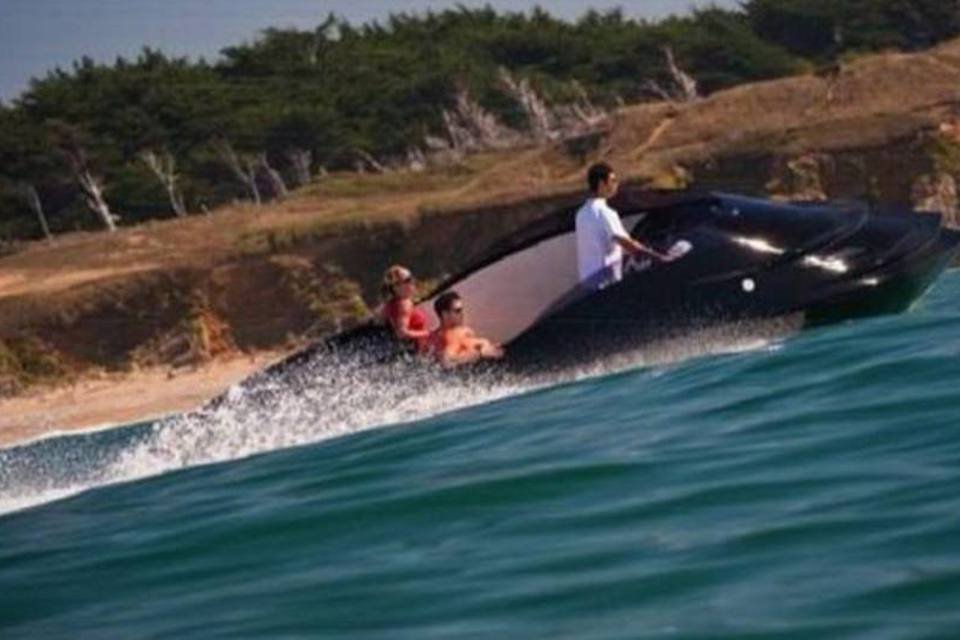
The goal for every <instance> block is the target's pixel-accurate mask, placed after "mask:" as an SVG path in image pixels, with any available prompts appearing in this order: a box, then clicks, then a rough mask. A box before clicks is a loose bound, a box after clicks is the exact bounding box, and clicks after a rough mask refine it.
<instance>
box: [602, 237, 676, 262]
mask: <svg viewBox="0 0 960 640" xmlns="http://www.w3.org/2000/svg"><path fill="white" fill-rule="evenodd" d="M613 241H614V242H616V243H617V244H618V245H620V246H621V247H623V250H624V251H627V252H628V253H631V254H633V255H640V254H643V253H646V254H648V255H651V256H653V257H654V258H656V259H657V260H660V261H662V262H670V261H672V260H673V257H672V256H668V255H666V254H664V253H660V252H658V251H654V250H653V249H651V248H650V247H648V246H647V245H645V244H642V243H640V242H637V241H636V240H634V239H633V238H630V237H628V236H620V235H616V236H613Z"/></svg>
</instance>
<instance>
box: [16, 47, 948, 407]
mask: <svg viewBox="0 0 960 640" xmlns="http://www.w3.org/2000/svg"><path fill="white" fill-rule="evenodd" d="M958 122H960V41H958V42H953V43H949V44H947V45H945V46H942V47H940V48H938V49H935V50H932V51H930V52H926V53H922V54H916V55H900V54H889V55H882V56H874V57H869V58H863V59H861V60H857V61H854V62H852V63H850V64H849V65H846V66H844V67H842V68H840V69H838V70H836V72H835V73H832V74H830V75H829V76H823V77H818V76H804V77H798V78H790V79H785V80H778V81H773V82H767V83H762V84H758V85H752V86H745V87H739V88H736V89H733V90H730V91H726V92H723V93H720V94H716V95H714V96H712V97H710V98H708V99H706V100H702V101H700V102H697V103H694V104H689V105H672V104H664V103H659V104H647V105H639V106H634V107H628V108H624V109H623V110H621V111H620V112H619V113H618V114H617V116H616V118H615V119H614V123H613V125H612V127H611V128H610V129H609V130H607V131H603V132H597V133H594V134H591V135H589V136H585V137H584V138H582V139H578V140H572V141H566V142H564V143H560V144H556V145H553V146H549V147H543V148H537V149H521V150H517V151H515V152H509V153H503V154H499V155H495V156H491V157H488V158H486V159H484V160H483V161H482V162H478V163H477V164H476V165H475V166H473V168H469V167H467V168H463V167H461V168H457V167H454V168H451V169H449V170H448V171H447V172H445V173H444V172H439V173H437V174H436V175H422V174H421V175H414V174H410V175H402V174H394V175H392V176H388V177H380V178H377V177H371V178H369V180H370V181H371V182H369V183H367V182H364V181H363V180H366V179H357V180H356V181H354V182H351V183H350V189H349V190H346V191H344V190H343V189H341V192H338V193H336V194H333V193H331V192H322V193H321V195H317V194H312V193H306V194H304V195H301V196H300V197H299V198H293V199H292V201H291V202H292V203H288V204H286V205H278V206H277V207H274V208H273V209H263V210H256V211H255V212H250V211H240V212H232V213H231V212H227V213H223V214H214V215H213V216H211V217H209V218H208V219H204V220H193V221H191V220H187V221H178V222H172V223H169V224H167V225H165V226H164V225H158V226H156V227H155V228H152V227H151V228H147V229H138V230H135V231H129V232H126V233H127V235H126V236H124V234H123V232H122V233H121V234H117V235H116V236H115V237H112V238H106V237H102V236H89V237H83V238H79V239H75V240H67V241H65V242H63V243H61V244H59V245H55V246H52V247H51V246H46V247H40V246H38V247H29V248H27V249H26V250H25V251H23V252H22V255H18V256H12V257H8V258H4V259H2V260H0V393H6V394H9V393H16V392H19V391H22V390H23V389H25V388H28V387H30V386H31V385H35V384H39V383H44V382H50V381H64V380H69V379H72V378H74V377H76V376H78V375H83V374H84V373H85V372H89V371H99V370H128V369H131V368H136V367H141V366H156V365H163V366H171V367H178V366H189V365H191V364H196V363H199V362H203V361H206V360H209V359H212V358H217V357H219V356H221V355H224V354H229V353H236V352H252V351H259V350H264V349H284V348H294V347H295V346H296V345H298V344H302V343H303V342H305V341H308V340H311V339H315V338H316V337H319V336H321V335H324V334H326V333H329V332H332V331H336V330H339V329H341V328H344V327H347V326H349V325H351V324H353V323H356V322H359V321H360V320H362V319H363V318H365V317H367V316H368V315H369V314H370V313H371V311H372V309H373V308H374V307H375V306H376V304H377V302H378V300H377V297H378V287H379V278H380V274H381V273H382V272H383V270H384V268H385V267H386V266H388V265H389V264H391V263H395V262H399V263H403V264H407V265H409V266H410V267H411V268H412V269H413V270H414V271H415V272H416V273H417V274H418V275H420V276H421V277H422V278H423V279H424V280H425V281H426V282H427V284H428V285H429V283H430V282H433V281H436V280H437V279H440V278H442V277H444V276H446V275H449V274H452V273H455V272H457V271H459V270H461V269H463V268H465V267H466V266H468V265H469V264H470V263H472V262H474V261H476V260H478V259H479V258H481V257H482V256H483V255H485V254H486V253H487V252H489V251H490V250H491V248H492V247H494V246H496V245H497V243H498V242H500V241H502V239H504V238H506V237H510V236H512V235H513V234H515V233H516V232H517V231H518V230H519V229H522V228H523V227H524V226H526V225H527V224H529V223H530V222H531V221H533V220H535V219H537V218H540V217H542V216H544V215H547V214H549V213H551V212H554V211H556V210H558V209H560V208H564V207H571V206H574V205H575V204H576V203H577V202H578V201H579V199H580V198H581V197H582V187H581V183H582V176H583V172H584V168H585V166H586V165H587V164H589V163H590V162H592V161H594V160H596V159H599V158H604V159H608V160H610V161H611V162H612V163H613V164H614V165H615V166H616V167H617V168H618V170H619V171H620V173H621V174H623V175H625V176H626V177H627V178H628V179H629V180H631V181H633V182H636V183H638V184H642V185H649V186H654V187H660V188H684V187H696V188H700V189H716V190H724V191H734V192H745V193H749V194H757V195H768V196H772V197H775V198H781V199H794V200H821V199H858V200H866V201H869V202H872V203H875V204H878V205H881V206H895V207H910V208H916V209H922V210H936V211H941V212H942V213H943V214H944V221H945V223H946V224H949V225H952V226H957V227H960V212H958V193H957V191H958V186H957V185H958V182H960V124H958ZM377 180H380V182H376V181H377ZM321 186H322V185H321ZM218 216H219V217H218ZM311 225H312V226H311ZM118 243H119V244H118ZM31 261H32V262H31ZM51 263H52V264H54V265H58V266H51ZM30 265H34V266H33V267H30ZM36 265H42V269H41V268H40V267H37V266H36ZM31 269H33V270H31ZM38 273H41V274H42V277H37V275H36V274H38ZM10 274H13V275H10ZM5 275H6V276H8V277H7V278H6V279H4V276H5ZM51 283H55V284H51Z"/></svg>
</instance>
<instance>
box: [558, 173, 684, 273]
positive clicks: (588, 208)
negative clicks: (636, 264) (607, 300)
mask: <svg viewBox="0 0 960 640" xmlns="http://www.w3.org/2000/svg"><path fill="white" fill-rule="evenodd" d="M587 183H588V185H589V187H590V197H589V198H588V199H587V201H586V202H585V203H584V204H583V206H582V207H580V210H579V211H577V266H578V268H579V272H580V284H581V286H583V287H584V288H586V289H588V290H590V291H599V290H600V289H603V288H604V287H607V286H610V285H611V284H614V283H616V282H619V281H620V280H621V279H622V278H623V252H624V251H626V252H627V253H629V254H631V255H635V256H637V255H643V254H646V255H650V256H653V257H654V258H656V259H657V260H660V261H663V262H670V261H671V260H673V256H671V255H667V254H662V253H659V252H657V251H654V250H653V249H651V248H650V247H648V246H646V245H644V244H641V243H640V242H637V241H636V240H634V239H633V238H631V237H630V234H629V233H627V231H626V229H624V228H623V222H621V221H620V214H618V213H617V212H616V211H615V210H614V209H612V208H611V207H610V205H608V204H607V200H608V199H609V198H612V197H613V196H615V195H616V194H617V189H619V187H620V183H619V180H618V178H617V174H616V172H614V170H613V169H612V168H611V167H610V165H608V164H607V163H605V162H600V163H597V164H595V165H593V166H592V167H590V169H589V171H588V172H587Z"/></svg>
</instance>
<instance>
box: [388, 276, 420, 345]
mask: <svg viewBox="0 0 960 640" xmlns="http://www.w3.org/2000/svg"><path fill="white" fill-rule="evenodd" d="M416 292H417V287H416V280H415V279H414V277H413V274H412V273H410V270H409V269H407V268H406V267H401V266H400V265H394V266H392V267H390V268H389V269H387V270H386V272H385V273H384V274H383V293H384V296H385V297H386V298H387V301H386V302H385V303H384V305H383V320H384V322H386V323H387V326H389V327H390V328H391V329H393V333H394V335H395V336H397V338H398V339H400V340H407V341H410V342H412V343H413V344H414V345H416V347H417V351H424V350H425V349H426V346H427V341H428V340H429V338H430V331H428V330H427V316H426V314H425V313H424V312H423V311H421V310H420V309H418V308H417V307H416V305H414V303H413V296H414V295H416Z"/></svg>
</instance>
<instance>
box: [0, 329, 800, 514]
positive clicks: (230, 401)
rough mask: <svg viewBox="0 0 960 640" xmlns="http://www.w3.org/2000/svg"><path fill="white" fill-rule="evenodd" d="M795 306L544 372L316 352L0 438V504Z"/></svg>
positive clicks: (746, 335) (11, 505)
mask: <svg viewBox="0 0 960 640" xmlns="http://www.w3.org/2000/svg"><path fill="white" fill-rule="evenodd" d="M800 321H801V319H800V318H785V319H778V320H774V321H764V322H751V323H741V324H737V325H728V326H725V327H716V328H712V329H709V330H705V331H702V332H698V333H695V334H692V335H689V336H687V337H684V338H682V339H676V340H668V341H663V342H660V343H657V344H654V345H648V346H646V347H644V348H643V349H638V350H635V351H632V352H628V353H621V354H618V355H617V356H616V357H613V358H607V359H605V360H603V361H598V362H592V363H587V364H583V365H580V366H578V367H577V368H575V369H570V370H566V371H561V372H553V373H551V374H549V375H546V374H544V375H540V376H520V375H516V374H503V373H493V372H486V373H478V374H476V375H471V376H460V375H456V376H451V375H449V374H447V373H445V372H443V371H440V370H438V369H434V368H430V367H423V366H416V365H412V364H409V363H402V362H401V363H395V364H390V365H377V366H373V367H371V366H369V365H368V364H366V363H365V362H364V359H363V358H352V357H347V356H339V357H329V356H328V357H322V358H317V359H316V360H314V361H313V362H310V363H307V364H306V365H304V367H303V368H302V369H301V370H300V371H298V372H297V375H296V376H295V377H293V378H291V377H290V376H285V377H283V378H277V377H273V378H270V377H268V378H265V379H260V380H254V381H251V382H247V383H243V384H240V385H237V386H235V387H233V388H231V389H230V390H229V391H228V392H227V394H226V396H225V397H224V399H223V401H222V402H219V403H216V404H214V405H211V406H209V407H207V408H204V409H201V410H198V411H196V412H192V413H188V414H184V415H181V416H176V417H172V418H168V419H165V420H162V421H159V422H156V423H152V424H141V425H131V426H127V427H123V428H119V429H112V430H106V431H97V432H92V433H86V434H81V435H70V436H62V437H56V438H50V439H47V440H43V441H39V442H35V443H32V444H29V445H23V446H20V447H14V448H11V449H6V450H0V515H2V514H8V513H12V512H15V511H19V510H23V509H27V508H30V507H34V506H38V505H41V504H45V503H48V502H52V501H55V500H60V499H63V498H66V497H69V496H72V495H75V494H77V493H81V492H84V491H87V490H90V489H94V488H97V487H102V486H105V485H111V484H116V483H121V482H130V481H134V480H139V479H143V478H147V477H151V476H157V475H160V474H165V473H169V472H172V471H176V470H179V469H185V468H189V467H195V466H199V465H205V464H214V463H218V462H225V461H230V460H237V459H241V458H246V457H249V456H252V455H257V454H262V453H267V452H270V451H275V450H278V449H284V448H289V447H294V446H301V445H307V444H313V443H317V442H320V441H323V440H328V439H331V438H336V437H339V436H343V435H347V434H352V433H358V432H361V431H365V430H369V429H373V428H378V427H385V426H391V425H401V424H408V423H412V422H416V421H419V420H423V419H426V418H429V417H432V416H435V415H438V414H441V413H446V412H449V411H454V410H457V409H462V408H466V407H470V406H475V405H478V404H483V403H488V402H492V401H495V400H498V399H501V398H505V397H508V396H514V395H517V394H520V393H524V392H529V391H533V390H536V389H542V388H545V387H549V386H553V385H556V384H562V383H567V382H572V381H576V380H580V379H584V378H589V377H594V376H599V375H606V374H610V373H617V372H621V371H624V370H628V369H633V368H637V367H650V366H665V365H668V364H671V363H675V362H678V361H681V360H686V359H689V358H691V357H695V356H700V355H706V354H715V353H729V352H738V351H744V350H753V349H762V348H765V347H769V346H770V345H771V343H772V342H774V341H776V340H778V339H780V338H782V337H784V336H787V335H790V334H791V333H793V332H795V331H796V330H797V329H798V327H799V325H800V323H801V322H800Z"/></svg>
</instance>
